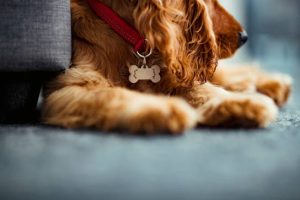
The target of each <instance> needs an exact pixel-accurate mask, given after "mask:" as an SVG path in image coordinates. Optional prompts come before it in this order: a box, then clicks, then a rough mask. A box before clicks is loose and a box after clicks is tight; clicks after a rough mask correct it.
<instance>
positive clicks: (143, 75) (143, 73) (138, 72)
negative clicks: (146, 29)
mask: <svg viewBox="0 0 300 200" xmlns="http://www.w3.org/2000/svg"><path fill="white" fill-rule="evenodd" d="M136 54H137V56H139V58H142V59H143V64H142V66H141V67H138V66H137V65H131V66H130V67H129V73H130V75H129V81H130V82H131V83H137V82H138V81H140V80H143V81H145V80H151V81H152V82H153V83H158V82H159V81H160V80H161V77H160V67H159V66H158V65H152V66H151V67H149V66H148V65H147V60H146V58H148V57H149V56H151V54H152V49H151V50H150V52H149V54H148V55H142V54H140V53H139V52H136Z"/></svg>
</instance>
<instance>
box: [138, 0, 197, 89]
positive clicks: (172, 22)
mask: <svg viewBox="0 0 300 200" xmlns="http://www.w3.org/2000/svg"><path fill="white" fill-rule="evenodd" d="M178 2H181V1H179V0H147V1H144V0H143V1H138V2H137V6H136V9H135V11H134V14H133V16H134V19H135V24H136V27H137V29H138V30H139V31H140V32H141V33H143V34H144V35H145V37H146V38H147V40H148V44H149V47H151V48H153V49H155V50H157V51H158V53H159V54H160V55H161V57H162V59H163V63H164V64H165V67H164V69H163V70H164V76H163V79H164V80H165V81H166V82H167V83H166V84H169V85H170V86H172V87H177V86H183V85H185V83H187V82H191V81H190V79H191V77H192V75H193V71H192V70H190V69H189V68H188V67H186V66H187V65H185V64H184V63H186V56H183V54H184V52H185V53H186V51H185V45H184V44H185V42H184V41H185V38H184V34H183V29H182V23H180V20H182V19H183V17H184V10H183V9H182V3H178Z"/></svg>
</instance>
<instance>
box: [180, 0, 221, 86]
mask: <svg viewBox="0 0 300 200" xmlns="http://www.w3.org/2000/svg"><path fill="white" fill-rule="evenodd" d="M185 2H186V3H185V7H186V9H185V12H186V15H185V16H186V20H185V25H184V27H185V37H186V40H187V51H188V56H189V58H190V59H191V60H192V61H193V63H192V64H193V65H194V69H195V70H196V73H197V75H196V76H197V79H198V80H200V82H201V83H205V82H206V81H208V80H210V79H211V78H212V76H213V74H214V72H215V69H216V67H217V64H218V57H217V44H216V39H215V35H214V31H213V25H212V21H211V19H210V16H209V13H208V9H207V7H206V5H205V2H204V1H203V0H187V1H185Z"/></svg>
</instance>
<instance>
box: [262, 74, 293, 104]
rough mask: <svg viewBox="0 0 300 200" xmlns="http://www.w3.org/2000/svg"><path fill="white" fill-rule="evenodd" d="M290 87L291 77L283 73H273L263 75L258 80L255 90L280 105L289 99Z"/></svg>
mask: <svg viewBox="0 0 300 200" xmlns="http://www.w3.org/2000/svg"><path fill="white" fill-rule="evenodd" d="M291 87H292V78H291V77H290V76H288V75H284V74H274V75H270V76H267V77H263V78H262V79H260V80H259V81H258V84H257V91H258V92H260V93H262V94H264V95H267V96H269V97H270V98H272V99H273V100H274V102H275V103H276V104H277V105H278V106H279V107H282V106H283V105H284V104H286V102H287V101H288V99H289V96H290V93H291Z"/></svg>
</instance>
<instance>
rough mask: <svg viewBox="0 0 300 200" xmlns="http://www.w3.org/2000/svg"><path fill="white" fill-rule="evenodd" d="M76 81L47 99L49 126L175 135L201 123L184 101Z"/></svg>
mask: <svg viewBox="0 0 300 200" xmlns="http://www.w3.org/2000/svg"><path fill="white" fill-rule="evenodd" d="M65 79H66V77H65V78H62V79H61V80H65ZM70 80H71V79H70ZM97 80H98V79H97ZM72 81H74V83H76V85H70V84H64V87H61V88H59V89H57V88H56V89H55V90H54V91H53V92H51V93H50V94H49V95H48V96H47V97H46V98H45V101H44V106H43V119H44V121H45V123H47V124H52V125H59V126H63V127H69V128H83V127H93V128H97V129H99V130H128V131H132V132H147V133H155V132H160V131H162V132H170V133H174V134H178V133H182V132H183V131H184V130H186V129H188V128H192V127H194V126H195V125H196V123H197V114H196V111H195V109H194V108H192V107H191V106H190V105H189V104H188V103H186V101H184V100H183V99H180V98H177V97H164V96H156V95H147V94H142V93H139V92H134V91H131V90H128V89H125V88H118V87H109V86H107V85H106V84H104V83H99V82H98V83H96V84H95V82H93V83H91V84H89V85H83V84H82V83H80V82H78V81H77V82H76V80H74V78H73V79H72ZM95 81H96V79H95ZM81 82H82V80H81Z"/></svg>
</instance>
